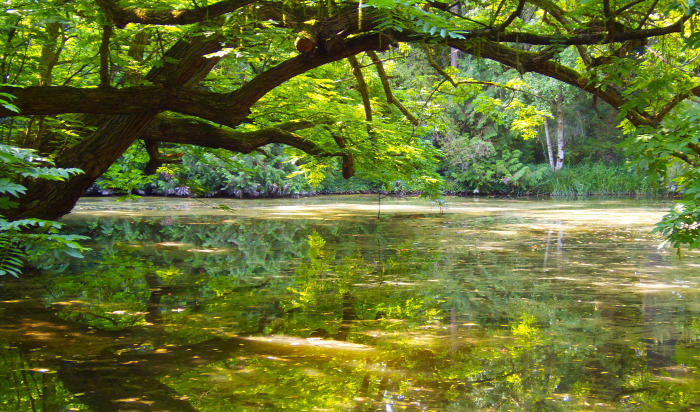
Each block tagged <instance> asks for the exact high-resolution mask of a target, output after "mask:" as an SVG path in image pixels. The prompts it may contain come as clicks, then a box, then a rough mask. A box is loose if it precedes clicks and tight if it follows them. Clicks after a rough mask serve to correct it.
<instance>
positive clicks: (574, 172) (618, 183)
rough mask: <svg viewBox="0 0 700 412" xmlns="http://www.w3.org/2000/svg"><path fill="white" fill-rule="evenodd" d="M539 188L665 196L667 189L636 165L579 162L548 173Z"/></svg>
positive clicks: (570, 192) (582, 193) (564, 192)
mask: <svg viewBox="0 0 700 412" xmlns="http://www.w3.org/2000/svg"><path fill="white" fill-rule="evenodd" d="M539 187H540V190H541V191H542V192H544V193H549V194H551V195H552V196H590V195H605V196H627V195H644V196H662V195H665V194H667V193H666V190H665V189H664V188H663V187H661V186H659V185H658V184H657V183H656V182H654V181H652V180H651V179H650V178H649V177H648V176H646V175H645V174H644V173H639V170H638V169H637V167H635V166H623V165H609V164H605V163H591V164H579V165H574V166H569V167H565V168H564V169H562V170H560V171H558V172H553V173H549V174H547V175H546V177H545V179H544V180H543V181H542V182H541V184H540V186H539Z"/></svg>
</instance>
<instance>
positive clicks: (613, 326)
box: [0, 197, 700, 411]
mask: <svg viewBox="0 0 700 412" xmlns="http://www.w3.org/2000/svg"><path fill="white" fill-rule="evenodd" d="M302 203H303V204H302V207H300V208H296V207H291V206H290V204H289V203H288V202H285V201H261V202H259V203H251V202H240V203H239V202H228V203H226V204H224V206H225V207H221V205H220V204H219V201H217V203H216V204H212V203H211V202H209V203H206V202H205V203H202V202H199V201H187V202H185V203H178V202H173V201H163V200H158V201H153V200H147V201H144V202H142V203H138V204H136V205H127V206H125V205H124V204H118V203H114V202H105V201H104V200H101V199H100V200H94V201H89V202H85V203H83V205H82V210H79V211H78V212H77V213H75V214H73V215H71V216H70V217H69V218H68V219H67V221H68V222H69V223H70V224H71V225H72V226H73V227H74V228H75V230H76V231H78V232H80V233H81V234H83V235H87V236H90V237H91V238H92V239H93V240H94V244H93V245H91V246H92V247H93V249H94V250H93V252H92V253H91V255H90V256H89V257H88V259H85V260H84V261H79V262H74V263H72V264H71V266H70V267H68V268H67V269H65V270H64V271H63V272H61V273H56V274H49V275H36V276H34V277H31V278H26V279H23V281H22V282H13V281H11V280H9V279H7V280H5V279H3V283H4V285H3V286H4V288H3V292H2V293H3V299H2V300H3V301H4V302H2V304H1V305H0V311H1V312H0V316H1V317H2V319H3V322H2V326H1V327H0V339H1V340H2V342H6V343H5V346H3V349H2V350H1V351H0V362H3V363H4V364H5V365H6V367H5V368H4V370H5V371H6V372H4V374H3V375H0V376H1V377H0V382H2V390H1V392H0V396H1V398H0V402H1V403H0V405H2V409H3V410H4V409H8V410H14V409H17V410H32V409H42V408H43V409H45V410H52V408H54V409H56V408H55V407H54V406H56V405H58V408H64V409H68V408H75V409H77V410H81V409H86V408H87V409H92V410H100V411H101V410H184V411H186V410H212V411H215V410H278V409H292V410H324V409H325V410H349V411H350V410H352V411H372V410H383V411H385V410H455V411H457V410H474V409H495V410H533V409H535V410H537V409H543V410H580V409H619V408H628V409H638V410H649V409H660V410H666V409H674V410H676V409H677V410H681V409H687V410H691V409H693V408H695V407H697V405H698V404H699V403H700V389H698V388H699V387H700V385H699V383H700V377H698V366H700V365H699V364H700V341H699V339H700V304H699V303H698V302H699V301H698V299H697V298H698V294H699V293H698V292H699V291H700V289H699V288H698V283H697V282H698V280H699V279H700V275H699V274H698V273H697V264H698V259H697V255H694V254H688V255H687V256H686V258H685V259H684V260H683V261H679V260H678V258H677V257H676V256H675V255H674V254H673V253H672V252H669V251H664V250H659V249H657V248H656V245H657V244H658V242H659V240H658V239H656V238H654V237H652V236H650V235H649V234H648V232H647V231H648V228H649V226H650V225H651V224H653V222H654V221H655V220H658V219H659V217H660V213H661V211H662V210H663V208H656V207H654V205H650V206H647V205H644V204H640V203H635V202H629V203H624V202H620V201H608V202H599V203H555V202H525V201H516V202H513V201H498V200H495V201H484V200H481V201H479V202H473V201H471V200H470V201H459V200H453V201H451V202H449V204H450V207H449V209H448V210H447V211H445V213H442V212H443V211H440V210H439V209H438V208H432V207H431V206H430V205H426V204H421V203H417V201H413V200H411V201H407V200H394V201H391V202H388V201H386V200H384V201H383V202H382V211H381V214H380V215H379V218H377V213H376V212H377V209H376V207H377V205H376V204H374V203H372V202H371V201H365V200H363V199H362V198H349V197H348V198H333V199H330V200H329V199H323V200H322V199H313V200H306V201H304V202H302ZM242 204H243V205H242ZM212 206H217V208H214V207H212ZM117 208H119V209H120V210H116V211H115V209H117ZM107 211H109V213H107ZM596 216H597V217H596ZM577 217H580V219H577ZM27 297H31V298H30V299H28V298H27ZM35 298H40V300H38V299H35ZM44 404H45V405H47V406H46V407H44V406H41V405H44ZM52 405H53V406H52Z"/></svg>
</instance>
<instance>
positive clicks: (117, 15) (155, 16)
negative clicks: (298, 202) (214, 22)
mask: <svg viewBox="0 0 700 412" xmlns="http://www.w3.org/2000/svg"><path fill="white" fill-rule="evenodd" d="M255 2H256V0H222V1H219V2H217V3H214V4H211V5H209V6H205V7H197V8H195V9H166V10H163V9H149V8H144V7H134V8H128V7H121V6H120V5H119V4H118V3H117V2H116V1H115V0H95V3H97V4H98V5H99V6H100V7H101V8H102V10H103V11H104V12H105V14H106V15H107V18H108V19H110V20H111V21H112V22H113V23H114V25H115V26H117V27H118V28H120V29H122V28H124V27H125V26H126V25H127V24H129V23H138V24H156V25H166V24H167V25H182V24H193V23H200V22H203V21H206V20H211V19H213V18H215V17H219V16H222V15H224V14H227V13H231V12H232V11H235V10H237V9H239V8H241V7H244V6H247V5H249V4H252V3H255Z"/></svg>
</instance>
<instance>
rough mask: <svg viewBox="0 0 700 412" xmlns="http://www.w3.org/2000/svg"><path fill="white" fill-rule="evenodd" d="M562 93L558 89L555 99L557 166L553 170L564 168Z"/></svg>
mask: <svg viewBox="0 0 700 412" xmlns="http://www.w3.org/2000/svg"><path fill="white" fill-rule="evenodd" d="M564 146H565V144H564V92H563V91H562V90H561V89H560V90H559V96H558V97H557V164H556V165H555V167H554V170H561V169H562V167H564Z"/></svg>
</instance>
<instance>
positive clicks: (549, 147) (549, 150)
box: [544, 118, 556, 170]
mask: <svg viewBox="0 0 700 412" xmlns="http://www.w3.org/2000/svg"><path fill="white" fill-rule="evenodd" d="M544 138H545V140H546V141H547V160H549V167H551V168H552V170H556V169H555V167H554V151H553V150H552V136H551V135H550V134H549V121H548V120H547V119H546V118H545V119H544Z"/></svg>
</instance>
